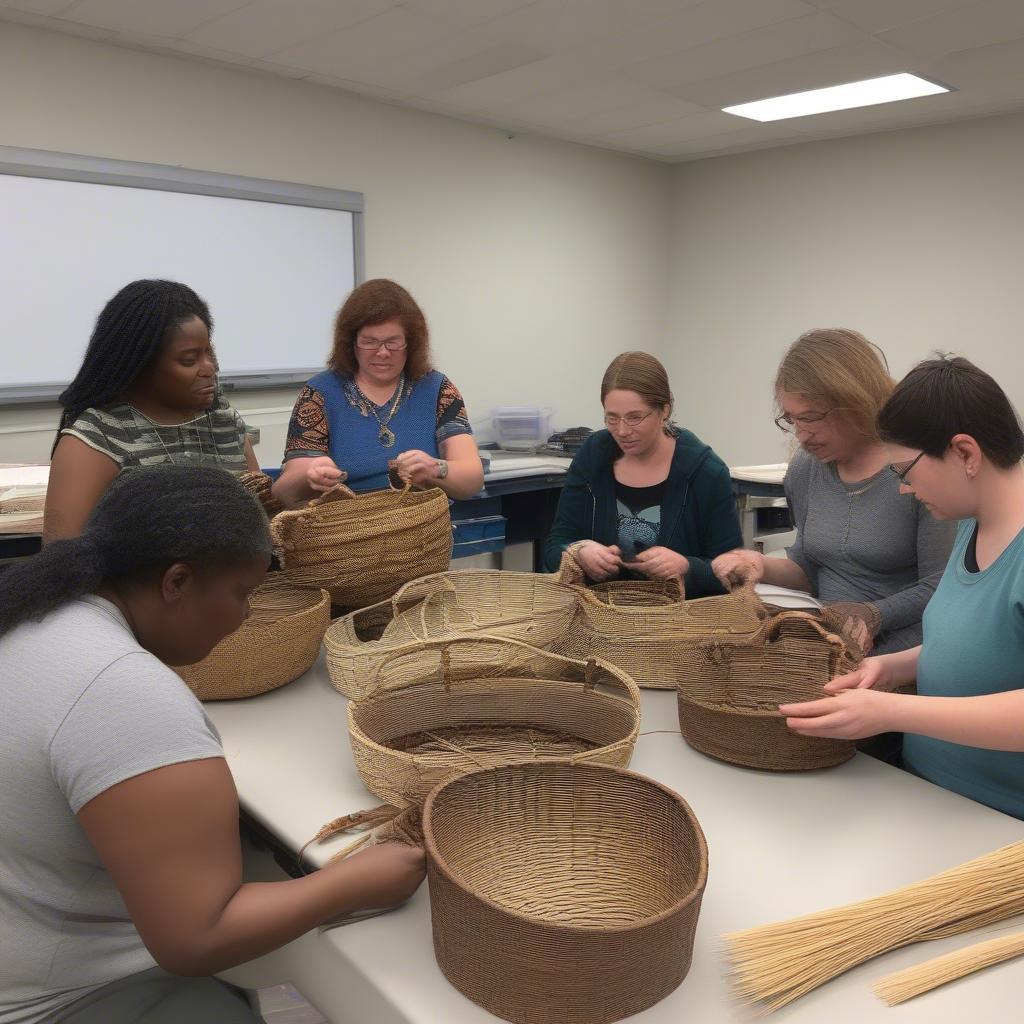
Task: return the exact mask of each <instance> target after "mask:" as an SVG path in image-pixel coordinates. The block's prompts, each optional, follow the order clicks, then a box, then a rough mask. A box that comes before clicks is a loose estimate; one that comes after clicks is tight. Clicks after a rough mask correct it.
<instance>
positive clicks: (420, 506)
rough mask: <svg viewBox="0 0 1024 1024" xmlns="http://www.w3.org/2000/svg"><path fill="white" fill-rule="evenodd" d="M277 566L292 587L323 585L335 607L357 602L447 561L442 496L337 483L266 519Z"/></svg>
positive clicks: (384, 594) (371, 600) (447, 519)
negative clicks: (358, 488)
mask: <svg viewBox="0 0 1024 1024" xmlns="http://www.w3.org/2000/svg"><path fill="white" fill-rule="evenodd" d="M270 533H271V536H272V537H273V539H274V550H275V553H276V554H277V557H278V560H279V561H280V564H281V568H282V570H283V571H284V573H285V574H286V575H287V576H288V578H289V579H290V580H292V582H294V583H296V584H298V585H300V586H315V587H323V588H324V589H325V590H327V591H329V592H330V595H331V600H332V601H333V602H334V603H335V604H336V605H339V606H340V607H342V608H349V609H352V608H365V607H367V606H368V605H371V604H375V603H376V602H378V601H383V600H385V599H386V598H389V597H391V596H392V595H393V594H394V593H395V591H396V590H398V588H399V587H401V586H402V584H403V583H407V582H408V581H409V580H413V579H416V578H417V577H419V576H423V575H424V574H426V573H434V572H441V571H442V570H444V569H446V568H447V567H448V563H449V561H450V560H451V553H452V522H451V515H450V514H449V511H448V497H447V495H445V493H444V491H442V490H439V489H438V488H436V487H434V488H431V489H430V490H426V491H413V490H410V489H409V488H406V489H405V490H404V491H370V492H369V493H367V494H359V495H357V494H354V493H353V492H352V491H350V490H349V489H348V488H347V487H346V486H345V485H344V484H339V485H338V486H336V487H333V488H331V490H329V491H326V492H325V493H324V494H323V495H322V496H321V497H319V498H314V499H313V500H312V501H311V502H309V503H308V504H307V505H306V506H304V507H303V508H299V509H293V510H290V511H286V512H280V513H278V515H276V516H274V518H273V519H272V520H271V523H270Z"/></svg>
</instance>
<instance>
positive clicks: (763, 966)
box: [725, 842, 1024, 1012]
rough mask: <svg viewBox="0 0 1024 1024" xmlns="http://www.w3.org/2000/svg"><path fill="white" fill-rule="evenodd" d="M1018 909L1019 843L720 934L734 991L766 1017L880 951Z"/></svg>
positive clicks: (1021, 886)
mask: <svg viewBox="0 0 1024 1024" xmlns="http://www.w3.org/2000/svg"><path fill="white" fill-rule="evenodd" d="M1022 912H1024V842H1019V843H1013V844H1011V845H1010V846H1005V847H1003V848H1002V849H999V850H996V851H994V852H993V853H989V854H985V855H984V856H982V857H977V858H975V859H974V860H971V861H968V862H967V863H965V864H961V865H959V866H957V867H955V868H951V869H950V870H948V871H944V872H942V873H940V874H937V875H933V876H931V877H930V878H927V879H925V880H923V881H921V882H917V883H915V884H914V885H909V886H906V887H905V888H903V889H897V890H894V891H893V892H890V893H887V894H885V895H884V896H878V897H875V898H874V899H869V900H864V901H862V902H860V903H851V904H849V905H847V906H844V907H838V908H836V909H833V910H824V911H819V912H818V913H815V914H808V915H806V916H804V917H799V918H794V919H793V920H790V921H783V922H781V923H778V924H770V925H764V926H762V927H759V928H752V929H749V930H747V931H741V932H733V933H732V934H730V935H727V936H725V940H726V942H727V944H728V948H729V956H730V959H731V960H732V963H733V967H734V971H735V979H734V980H735V985H736V989H737V992H738V993H739V994H740V995H741V996H742V997H743V998H744V999H746V1000H748V1001H751V1002H759V1003H760V1004H761V1006H762V1009H763V1010H764V1011H765V1012H770V1011H772V1010H777V1009H778V1008H779V1007H781V1006H785V1005H786V1004H787V1003H789V1002H792V1001H793V1000H794V999H797V998H799V997H800V996H802V995H805V994H806V993H808V992H810V991H812V990H813V989H815V988H817V987H818V986H819V985H822V984H824V983H825V982H826V981H829V980H831V979H832V978H834V977H836V976H837V975H839V974H842V973H843V972H844V971H847V970H849V969H850V968H851V967H855V966H857V965H858V964H862V963H864V962H865V961H867V960H870V959H872V958H873V957H876V956H878V955H879V954H881V953H886V952H889V951H890V950H893V949H898V948H899V947H901V946H906V945H909V944H911V943H914V942H923V941H926V940H929V939H936V938H944V937H946V936H949V935H956V934H959V933H961V932H966V931H971V930H972V929H974V928H979V927H981V926H983V925H987V924H991V923H994V922H996V921H1001V920H1005V919H1006V918H1008V917H1012V916H1014V915H1016V914H1019V913H1022Z"/></svg>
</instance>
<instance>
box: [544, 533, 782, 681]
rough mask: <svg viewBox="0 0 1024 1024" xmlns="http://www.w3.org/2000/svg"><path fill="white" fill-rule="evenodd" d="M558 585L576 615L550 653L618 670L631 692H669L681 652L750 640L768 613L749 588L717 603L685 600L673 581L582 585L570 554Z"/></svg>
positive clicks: (583, 579)
mask: <svg viewBox="0 0 1024 1024" xmlns="http://www.w3.org/2000/svg"><path fill="white" fill-rule="evenodd" d="M559 579H561V580H562V581H563V582H564V583H566V584H568V585H570V586H573V588H574V589H575V590H576V591H577V593H578V594H579V598H580V602H579V611H578V612H577V614H576V618H575V619H574V620H573V623H572V625H571V626H570V627H569V630H568V632H567V633H566V634H565V637H564V639H563V640H562V641H561V642H560V643H558V644H557V645H556V646H555V649H556V650H558V651H560V652H561V653H563V654H567V655H570V656H571V657H577V658H582V657H597V658H602V659H603V660H604V661H608V662H610V663H611V664H613V665H618V666H619V667H620V668H622V669H624V670H625V671H626V672H627V673H628V674H629V675H630V676H632V677H633V678H634V679H635V680H636V683H637V685H638V686H642V687H647V688H649V689H654V690H674V689H675V688H676V683H677V682H678V679H679V671H680V657H681V654H682V652H683V650H684V649H685V647H686V645H688V644H692V643H694V642H699V641H703V640H706V639H708V638H709V637H712V636H719V635H724V636H740V637H749V636H752V635H753V634H755V633H756V632H757V630H758V629H759V628H760V626H761V623H762V621H763V619H764V617H765V615H766V614H767V613H766V611H765V609H764V606H763V605H762V604H761V601H760V600H759V599H758V598H757V596H756V595H755V594H754V591H753V588H752V587H744V588H742V589H738V590H736V591H734V592H733V593H731V594H726V595H724V596H722V597H703V598H699V599H697V600H696V601H687V600H685V594H684V593H683V589H682V583H681V581H679V580H650V581H647V580H639V581H630V580H622V581H618V580H613V581H611V582H608V583H601V584H598V585H596V586H592V587H588V586H586V577H585V575H584V573H583V570H582V569H581V568H580V566H579V564H578V563H577V562H576V561H575V560H574V559H573V557H572V555H571V554H569V552H565V554H564V555H563V556H562V565H561V569H560V571H559Z"/></svg>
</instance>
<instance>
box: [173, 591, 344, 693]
mask: <svg viewBox="0 0 1024 1024" xmlns="http://www.w3.org/2000/svg"><path fill="white" fill-rule="evenodd" d="M249 604H250V607H251V608H252V613H251V614H250V616H249V618H248V619H246V620H245V622H244V623H243V625H242V627H241V628H240V629H237V630H236V631H235V632H234V633H232V634H231V635H230V636H227V637H225V638H224V639H223V640H221V642H220V643H219V644H217V646H216V647H214V649H213V650H212V651H211V652H210V653H209V654H208V655H207V656H206V657H205V658H204V659H203V660H202V661H198V662H196V663H195V664H194V665H185V666H182V667H180V668H176V669H175V670H174V671H175V672H177V673H178V675H179V676H181V678H182V679H184V680H185V682H186V683H187V684H188V685H189V688H190V689H191V690H192V691H193V692H194V693H195V695H196V696H197V697H198V698H199V699H200V700H235V699H237V698H239V697H255V696H256V695H257V694H259V693H265V692H266V691H267V690H273V689H276V688H277V687H278V686H284V684H285V683H290V682H291V681H292V680H293V679H297V678H298V677H299V676H301V675H302V673H303V672H305V671H307V670H308V669H309V668H310V667H311V666H312V665H313V663H314V662H315V661H316V659H317V656H318V655H319V654H320V641H321V640H322V639H323V635H324V630H325V629H326V628H327V624H328V623H329V622H330V620H331V599H330V597H329V596H328V594H327V592H326V591H325V590H311V589H308V588H305V587H302V588H300V587H294V586H291V585H290V584H288V583H286V582H284V581H281V580H277V579H274V580H270V581H268V582H267V583H264V584H263V585H262V586H261V587H258V588H257V589H256V590H255V591H254V592H253V594H252V597H251V598H250V599H249Z"/></svg>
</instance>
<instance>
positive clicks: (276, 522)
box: [270, 470, 357, 569]
mask: <svg viewBox="0 0 1024 1024" xmlns="http://www.w3.org/2000/svg"><path fill="white" fill-rule="evenodd" d="M340 472H341V481H340V482H339V483H336V484H335V485H334V486H333V487H332V488H330V490H327V491H324V493H323V494H321V495H319V497H316V498H312V499H311V500H309V501H307V502H306V504H305V505H300V506H299V507H298V508H290V509H285V510H284V511H283V512H278V513H277V515H276V516H274V518H273V519H271V520H270V539H271V543H272V544H273V546H274V554H275V555H277V559H278V561H279V562H280V563H281V568H282V569H285V568H287V552H289V551H293V550H294V549H295V544H294V543H293V541H292V540H291V533H292V530H293V529H294V528H295V527H296V526H298V525H299V523H301V522H302V521H303V520H304V519H306V518H307V517H308V516H309V514H310V513H311V512H313V511H315V510H316V509H318V508H319V507H320V506H321V505H329V504H331V503H332V502H335V501H348V500H351V499H352V498H355V497H357V495H356V493H355V491H353V490H351V489H350V488H348V487H346V486H345V483H344V481H345V480H347V479H348V473H346V472H345V470H341V471H340Z"/></svg>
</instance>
